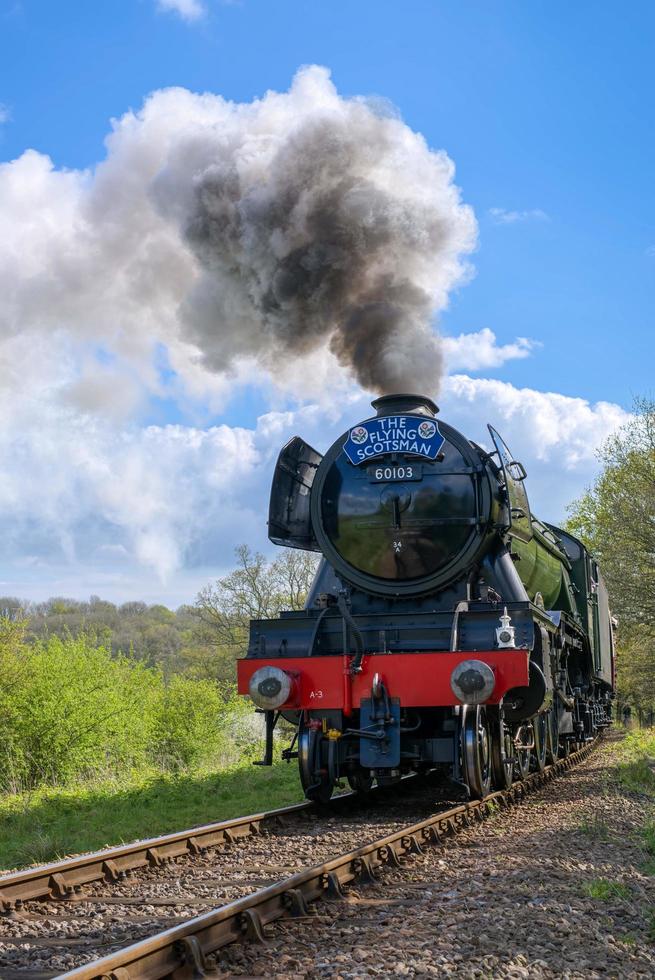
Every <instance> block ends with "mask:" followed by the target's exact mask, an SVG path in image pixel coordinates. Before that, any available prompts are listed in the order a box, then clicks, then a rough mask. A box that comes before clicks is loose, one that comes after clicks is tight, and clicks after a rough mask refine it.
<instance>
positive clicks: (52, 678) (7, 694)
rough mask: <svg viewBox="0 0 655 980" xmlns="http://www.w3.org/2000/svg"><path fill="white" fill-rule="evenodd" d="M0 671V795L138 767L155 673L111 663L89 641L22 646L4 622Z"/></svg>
mask: <svg viewBox="0 0 655 980" xmlns="http://www.w3.org/2000/svg"><path fill="white" fill-rule="evenodd" d="M15 625H16V624H11V626H12V627H15ZM0 665H1V667H2V671H3V683H2V684H1V685H0V786H1V787H2V788H3V789H5V790H7V789H17V788H21V787H22V788H26V789H30V788H34V787H36V786H38V785H42V784H50V785H52V784H57V783H65V782H67V781H69V780H70V779H72V778H75V777H79V776H82V775H85V774H88V773H92V772H107V771H114V770H116V769H117V768H119V767H120V768H125V767H133V766H138V765H141V764H143V762H144V761H145V759H146V751H147V747H148V745H149V743H150V742H151V740H152V730H153V725H154V717H153V711H152V703H153V700H154V699H153V695H154V694H155V692H156V690H157V687H158V686H159V685H160V684H161V681H160V679H159V676H158V674H157V673H156V672H154V671H150V670H148V669H147V668H145V667H143V666H142V665H140V664H138V663H136V662H134V661H133V660H131V659H129V658H127V657H117V658H113V657H112V656H111V653H110V652H109V651H108V650H107V649H106V648H105V647H103V646H100V645H97V644H96V643H95V642H94V640H93V638H92V637H89V636H84V635H80V636H78V637H75V638H68V639H61V638H59V637H51V638H50V639H49V640H47V641H38V642H36V643H34V644H32V645H30V646H27V645H25V644H23V643H21V642H20V638H17V635H16V630H15V629H10V628H9V625H8V624H7V623H6V622H4V623H0ZM7 678H8V679H9V682H8V683H7V682H6V679H7Z"/></svg>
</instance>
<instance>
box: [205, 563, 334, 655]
mask: <svg viewBox="0 0 655 980" xmlns="http://www.w3.org/2000/svg"><path fill="white" fill-rule="evenodd" d="M236 557H237V563H238V566H237V568H236V569H235V570H234V571H233V572H230V574H229V575H226V576H224V577H223V578H220V579H218V580H217V581H216V582H215V583H213V584H210V585H206V586H205V587H204V589H201V590H200V592H199V593H198V596H197V598H196V605H195V609H196V615H197V618H198V638H199V639H201V640H202V641H203V642H205V643H210V644H212V645H215V646H218V647H219V648H222V649H224V650H225V651H227V652H229V654H230V655H231V657H232V659H233V658H234V657H235V656H236V655H238V654H239V653H241V652H243V651H245V647H246V644H247V637H248V627H249V624H250V620H251V619H272V618H274V617H275V616H278V615H279V614H280V612H281V611H282V610H283V609H302V608H303V605H304V603H305V600H306V598H307V593H308V592H309V589H310V586H311V583H312V579H313V577H314V574H315V572H316V568H317V566H318V558H317V556H316V555H314V554H312V553H311V552H306V551H295V550H285V551H284V552H283V553H282V554H281V555H280V556H279V557H278V558H276V559H275V561H273V562H268V561H267V560H266V558H265V557H264V555H262V554H259V553H258V552H256V553H253V552H252V551H251V550H250V548H249V547H248V546H247V545H241V546H240V547H238V548H237V549H236Z"/></svg>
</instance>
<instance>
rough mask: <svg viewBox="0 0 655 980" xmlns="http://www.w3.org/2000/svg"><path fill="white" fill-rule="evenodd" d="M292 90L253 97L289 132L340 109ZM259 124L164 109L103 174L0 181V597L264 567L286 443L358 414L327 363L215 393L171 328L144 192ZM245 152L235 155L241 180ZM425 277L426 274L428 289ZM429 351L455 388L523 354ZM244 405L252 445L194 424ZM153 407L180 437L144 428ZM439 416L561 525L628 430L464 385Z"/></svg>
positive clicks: (447, 168) (453, 278)
mask: <svg viewBox="0 0 655 980" xmlns="http://www.w3.org/2000/svg"><path fill="white" fill-rule="evenodd" d="M303 85H304V88H303V86H301V87H300V88H301V89H302V91H300V90H299V91H298V92H296V93H295V94H294V96H293V99H291V101H289V98H290V97H288V96H287V95H286V94H285V95H280V96H278V95H276V94H275V93H271V94H269V96H267V97H266V98H267V99H268V100H269V102H268V103H267V105H268V107H269V108H272V109H274V110H275V113H277V114H278V115H279V116H280V117H281V118H282V117H283V118H284V119H285V120H288V124H289V125H292V124H293V120H294V118H295V117H296V115H297V112H298V106H299V105H302V106H308V105H312V104H313V103H314V102H317V103H318V104H320V105H327V106H328V109H330V111H332V110H335V106H336V107H338V105H339V101H338V96H337V95H336V93H334V92H333V90H332V89H331V88H329V87H326V81H325V78H324V77H323V76H321V77H319V76H318V75H316V74H313V75H309V76H307V77H306V78H305V80H304V82H303ZM294 99H295V102H294ZM335 100H336V101H335ZM258 105H259V104H258V103H255V104H254V106H245V107H243V106H242V107H237V108H235V107H234V106H231V105H230V104H229V103H226V102H224V101H223V100H222V99H220V98H218V97H216V96H213V95H194V94H192V93H190V92H187V91H185V90H183V89H169V90H167V91H163V92H158V93H155V94H154V95H153V96H152V97H151V98H150V99H148V100H147V101H146V103H145V105H144V107H143V109H142V110H141V111H140V112H139V113H137V114H134V113H127V114H126V115H124V116H123V117H122V118H121V119H119V120H118V121H115V122H114V123H113V127H112V132H111V133H110V135H109V136H108V138H107V158H106V159H105V160H104V161H103V162H102V163H101V164H99V165H98V166H97V167H96V168H94V169H89V170H86V171H64V170H57V169H56V168H55V167H54V166H53V164H52V162H51V161H50V160H49V159H48V158H47V157H46V156H44V155H42V154H40V153H37V152H36V151H34V150H28V151H27V152H25V153H24V154H23V155H22V156H21V157H19V158H18V159H17V160H14V161H12V162H10V163H4V164H0V224H2V227H3V234H2V236H0V417H1V418H2V426H1V427H0V552H1V554H2V566H1V567H2V576H3V582H4V585H3V590H6V591H12V592H15V593H18V594H22V595H26V596H35V595H37V596H40V597H43V596H46V595H49V594H56V593H59V594H61V593H69V594H77V595H88V594H90V593H91V592H96V593H99V594H105V595H108V596H109V597H113V598H117V599H128V598H134V597H141V596H144V597H146V598H148V599H151V600H153V601H154V600H155V599H156V598H160V599H163V600H164V601H167V602H169V603H175V602H177V601H182V600H190V599H192V597H193V594H194V592H195V590H196V589H197V588H198V587H199V586H200V585H201V584H202V583H203V581H206V580H207V579H208V578H209V577H210V576H211V575H213V574H217V573H218V572H219V571H221V570H225V569H227V568H229V567H230V564H231V562H232V556H233V548H234V547H235V546H236V545H237V544H239V543H240V542H243V541H245V542H247V543H249V544H250V545H252V546H253V547H257V548H265V547H267V539H266V525H265V521H266V513H267V502H268V493H269V486H270V478H271V474H272V468H273V464H274V460H275V457H276V455H277V452H278V451H279V448H280V447H281V446H282V445H283V444H284V442H285V441H286V440H287V439H288V438H289V437H290V436H291V435H292V434H294V433H295V432H298V433H299V434H301V435H302V436H303V437H304V438H306V439H307V441H308V442H310V443H312V444H314V445H315V446H316V448H317V449H319V450H321V451H324V450H325V449H326V448H327V447H328V446H329V445H330V443H331V442H332V441H333V440H334V439H335V438H336V437H337V435H338V434H339V433H340V432H342V431H343V430H344V429H346V428H348V427H349V426H350V425H351V424H352V423H353V422H354V421H356V420H358V419H360V418H363V417H366V416H367V415H369V414H370V413H371V410H370V407H369V398H368V396H367V395H366V394H365V393H363V392H362V390H361V388H359V387H358V386H357V385H355V384H354V383H353V381H352V379H351V377H350V375H349V374H348V373H347V372H346V370H345V369H344V368H343V367H342V366H341V365H340V364H339V362H338V360H337V358H336V356H335V355H334V353H332V352H330V350H329V349H328V348H327V347H326V346H321V344H320V343H319V344H318V345H314V346H312V345H309V349H308V350H307V351H306V352H305V353H304V354H303V355H302V356H300V355H299V356H297V357H288V358H287V359H286V360H282V361H281V362H280V363H278V365H277V367H276V370H275V371H274V372H271V371H268V370H266V366H265V364H264V363H262V362H261V361H259V360H257V359H256V358H255V357H254V356H253V355H252V354H250V355H248V356H244V357H241V358H236V359H235V360H234V361H233V363H231V367H230V371H229V372H224V373H222V374H220V373H212V372H211V371H209V370H208V369H207V367H206V366H205V364H204V363H203V361H202V359H201V351H200V349H199V347H198V345H197V344H196V343H194V341H193V338H192V337H190V336H189V335H188V333H185V331H184V330H183V329H182V328H181V326H180V317H179V310H180V307H181V305H182V304H183V303H184V301H185V299H186V297H187V296H188V295H189V293H190V291H192V290H193V289H194V286H195V285H196V284H197V282H198V277H199V269H198V265H197V262H196V260H195V258H194V256H192V255H191V253H190V251H189V249H188V248H187V247H186V245H185V243H184V241H183V240H182V237H181V235H180V232H179V228H178V225H177V224H176V222H175V221H173V220H171V216H170V214H167V216H166V217H164V216H163V215H162V213H161V211H160V210H159V208H158V204H157V201H156V200H155V197H156V195H155V192H154V189H153V188H154V187H155V181H156V178H158V175H161V173H162V171H165V169H166V166H167V164H168V163H170V161H171V159H172V156H174V155H175V153H174V151H175V150H176V148H177V147H179V146H183V147H184V154H185V155H184V161H186V163H187V164H188V165H189V167H190V170H189V172H190V173H192V174H193V173H194V172H195V171H194V170H193V167H194V166H195V164H196V163H198V162H199V161H200V162H203V161H204V162H206V155H207V152H208V150H207V147H209V149H210V151H211V153H215V152H217V150H216V146H217V145H218V144H217V142H216V141H217V140H218V141H219V143H220V139H223V138H227V136H229V135H230V134H232V135H231V136H230V138H232V136H234V130H233V129H230V126H232V123H233V120H232V116H233V115H234V113H236V112H238V113H240V114H241V115H242V116H243V117H248V116H250V117H253V118H256V119H257V121H258V122H257V125H260V124H262V125H263V123H262V120H263V116H262V115H261V114H260V115H259V116H258V115H257V112H258V111H259V110H258V108H257V107H258ZM335 111H336V110H335ZM231 120H232V121H231ZM396 124H398V125H402V124H400V123H399V121H398V120H396V121H395V122H394V125H396ZM256 128H257V127H255V129H256ZM401 132H402V131H401ZM226 134H227V135H226ZM265 135H266V139H269V138H270V132H269V131H268V130H266V134H265ZM251 136H252V141H253V142H254V143H258V142H259V141H261V139H262V138H263V137H262V135H261V133H258V132H256V131H254V132H253V133H252V134H251ZM404 138H405V137H404ZM406 139H407V141H408V142H407V144H405V143H403V144H402V152H400V161H401V162H402V160H403V159H405V156H404V154H405V153H409V152H410V150H411V152H412V153H413V152H414V151H416V149H417V147H418V148H419V149H421V147H420V138H418V137H417V136H416V134H410V135H407V136H406ZM249 146H250V144H249V143H247V145H244V146H243V147H241V150H242V151H243V154H244V155H245V156H246V157H247V158H248V159H249V160H251V157H250V156H249ZM241 150H240V152H241ZM211 153H210V155H211ZM426 154H427V149H425V148H423V150H421V154H419V160H420V162H421V167H424V168H425V169H424V171H423V170H421V173H423V176H424V177H425V178H426V179H427V177H429V176H430V175H433V174H434V173H435V172H437V171H438V172H439V174H441V177H442V178H443V186H444V187H446V189H447V190H448V193H447V194H446V195H445V196H444V198H443V202H442V203H443V204H444V207H445V208H446V211H448V209H449V208H452V207H459V206H460V205H459V203H458V202H459V197H458V192H457V189H456V188H455V187H454V185H453V184H452V183H451V180H452V164H451V162H450V161H449V160H448V158H447V157H446V156H445V155H442V156H439V157H438V160H437V161H435V160H433V159H432V157H431V156H429V155H426ZM184 161H182V162H184ZM397 162H398V161H396V163H397ZM178 165H180V166H181V162H180V161H179V160H177V161H176V166H178ZM203 166H204V163H203ZM435 167H436V168H437V171H435ZM200 169H202V168H200ZM419 169H421V168H419ZM185 172H186V171H185ZM390 174H391V171H389V173H387V178H388V179H389V180H391V176H390ZM426 175H427V176H426ZM419 176H420V174H419ZM409 183H410V184H411V182H409ZM157 186H158V188H159V191H161V184H159V185H157ZM416 187H420V180H419V181H418V182H417V183H416ZM410 190H411V188H410ZM410 190H408V193H410ZM411 193H414V190H411ZM169 204H170V202H169ZM173 210H174V208H173ZM460 217H462V218H463V219H465V220H463V223H462V226H461V228H460V232H461V235H460V237H459V239H458V241H459V244H460V245H461V246H463V248H454V249H453V250H451V251H450V252H449V253H448V254H447V255H446V259H445V267H444V268H443V269H440V270H438V273H439V274H438V276H437V280H438V281H436V286H435V288H436V290H437V293H438V296H437V299H438V303H437V305H438V306H440V307H443V306H444V305H445V304H446V302H447V298H448V290H449V288H450V287H451V286H452V285H453V284H454V283H455V282H457V281H462V278H463V277H464V276H465V273H466V267H465V263H464V264H463V263H462V261H461V254H462V251H464V252H466V250H467V249H469V248H470V247H472V245H473V241H474V231H475V221H474V219H473V216H472V214H470V213H468V212H467V211H464V212H462V213H461V214H460ZM412 227H414V226H412ZM276 244H277V239H276V240H274V241H273V242H272V245H273V246H275V245H276ZM429 274H430V268H429V265H428V264H426V265H425V267H423V266H422V268H421V276H422V277H424V279H425V282H426V283H427V282H428V279H429ZM221 329H223V325H222V324H218V325H217V334H220V331H221ZM220 340H221V337H220V336H219V337H218V340H217V342H219V341H220ZM443 346H444V353H445V356H446V359H447V361H448V363H449V367H450V369H451V370H464V371H468V372H472V371H479V370H484V369H490V368H494V367H498V366H500V365H501V364H503V363H505V362H506V361H508V360H510V359H512V358H521V357H526V356H528V355H529V354H530V352H531V351H532V350H533V349H534V346H535V342H534V341H531V340H528V339H527V338H516V339H515V340H514V341H513V342H512V343H508V344H499V343H498V341H497V338H496V336H495V334H494V333H493V332H492V331H491V330H490V329H488V328H484V329H482V330H480V331H477V332H476V333H473V334H461V335H459V336H457V337H450V338H445V340H444V345H443ZM245 385H252V386H256V387H257V388H258V391H259V394H260V395H261V397H262V398H263V401H264V404H265V405H266V406H267V410H265V411H264V412H263V413H262V414H261V415H260V417H259V418H258V419H257V420H256V421H252V422H251V423H250V424H249V426H248V427H246V426H242V427H235V426H229V425H226V424H212V425H210V426H207V425H206V419H207V416H208V414H209V413H218V412H220V411H222V409H223V408H224V407H225V405H226V404H227V403H228V401H229V399H230V398H231V397H232V396H233V395H234V394H235V392H237V391H239V390H241V389H243V387H244V386H245ZM159 399H170V400H171V402H172V403H173V404H174V406H175V408H176V410H177V411H179V413H180V415H181V417H183V418H187V419H188V418H192V419H193V420H194V424H185V425H182V424H176V425H147V426H146V425H143V424H141V423H140V419H141V418H142V417H143V414H142V413H143V412H144V411H146V410H147V409H148V406H149V405H150V404H152V403H153V402H157V400H159ZM440 400H441V401H442V403H443V417H444V418H445V419H446V420H447V421H449V422H452V423H453V424H454V425H455V426H456V427H458V428H460V429H461V431H462V432H464V433H465V434H466V435H467V436H469V437H472V438H476V439H478V440H484V439H485V438H486V436H485V430H484V425H483V423H484V422H486V421H491V422H493V423H495V424H497V425H498V427H499V428H500V429H501V432H502V433H503V435H504V436H505V437H506V438H507V441H508V442H509V444H510V446H512V448H513V449H514V451H515V452H516V453H517V455H520V456H521V457H522V458H523V461H524V463H525V465H526V467H527V468H528V471H529V474H530V489H531V492H532V495H533V503H534V505H535V509H537V511H538V512H540V511H541V513H543V516H544V517H553V518H554V519H558V518H559V517H561V516H562V513H563V506H564V503H565V502H566V501H567V500H568V499H570V498H571V497H573V496H574V495H576V494H577V493H579V492H580V491H581V489H582V488H583V486H584V485H585V484H586V483H587V482H588V481H589V480H590V478H591V476H592V475H593V472H594V467H595V465H596V464H595V460H594V455H593V453H594V449H595V447H596V446H597V445H598V443H599V442H601V441H602V440H603V438H605V436H606V435H607V434H608V433H609V432H610V431H611V430H612V428H614V427H616V425H618V424H620V422H621V421H623V419H624V418H625V413H623V412H622V410H621V409H620V408H619V407H618V406H616V405H610V404H607V403H603V402H599V403H598V404H596V405H590V404H589V403H587V402H585V401H583V400H581V399H571V398H565V397H564V396H561V395H557V394H552V393H551V394H548V393H542V392H536V391H532V390H528V389H525V390H521V389H517V388H514V387H512V386H511V385H507V384H504V383H502V382H500V381H489V380H483V379H472V378H470V377H467V376H466V375H457V376H454V377H451V378H449V379H447V381H446V383H445V387H444V391H443V398H442V399H440ZM303 403H305V404H303ZM185 413H186V414H185ZM194 413H195V414H194ZM542 505H543V506H542Z"/></svg>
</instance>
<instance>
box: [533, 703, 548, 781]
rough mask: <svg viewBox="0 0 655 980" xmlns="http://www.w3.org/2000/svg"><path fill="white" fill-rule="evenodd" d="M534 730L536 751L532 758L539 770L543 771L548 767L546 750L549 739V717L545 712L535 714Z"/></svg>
mask: <svg viewBox="0 0 655 980" xmlns="http://www.w3.org/2000/svg"><path fill="white" fill-rule="evenodd" d="M532 731H533V732H534V752H533V753H532V759H533V761H534V764H535V769H536V771H537V772H543V771H544V769H545V768H546V750H547V745H546V743H547V741H548V719H547V718H546V715H545V714H541V715H535V716H534V718H533V719H532Z"/></svg>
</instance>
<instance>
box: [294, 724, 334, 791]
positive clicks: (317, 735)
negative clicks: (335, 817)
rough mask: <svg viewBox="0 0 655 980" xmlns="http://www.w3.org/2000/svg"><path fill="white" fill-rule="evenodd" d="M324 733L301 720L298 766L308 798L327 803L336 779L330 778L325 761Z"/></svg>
mask: <svg viewBox="0 0 655 980" xmlns="http://www.w3.org/2000/svg"><path fill="white" fill-rule="evenodd" d="M322 742H323V734H322V732H321V731H320V730H317V729H316V728H310V727H309V726H308V725H305V724H304V722H302V721H301V723H300V727H299V729H298V766H299V769H300V782H301V783H302V788H303V789H304V791H305V796H306V797H307V799H308V800H314V801H315V802H316V803H327V802H328V800H329V799H330V797H331V796H332V791H333V790H334V780H332V779H330V776H329V774H328V770H327V766H326V764H325V762H324V761H323V752H322V748H323V747H322Z"/></svg>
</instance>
